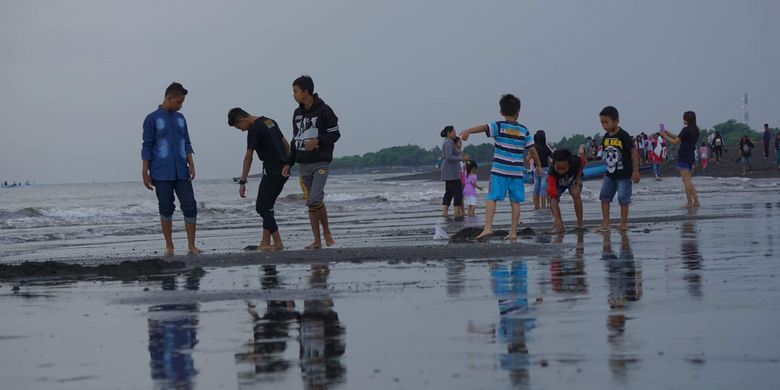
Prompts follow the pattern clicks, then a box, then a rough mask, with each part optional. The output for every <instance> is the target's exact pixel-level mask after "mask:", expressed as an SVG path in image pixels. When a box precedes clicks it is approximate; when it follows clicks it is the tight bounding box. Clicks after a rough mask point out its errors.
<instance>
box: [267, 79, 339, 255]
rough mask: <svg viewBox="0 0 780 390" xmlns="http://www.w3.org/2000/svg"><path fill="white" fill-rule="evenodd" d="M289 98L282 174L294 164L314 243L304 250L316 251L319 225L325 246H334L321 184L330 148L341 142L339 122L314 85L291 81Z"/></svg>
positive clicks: (287, 171)
mask: <svg viewBox="0 0 780 390" xmlns="http://www.w3.org/2000/svg"><path fill="white" fill-rule="evenodd" d="M292 85H293V98H294V99H295V101H296V102H297V103H298V105H299V106H298V108H296V109H295V112H294V113H293V123H292V124H293V138H292V141H291V142H290V158H289V159H288V161H287V165H285V166H284V168H283V169H282V174H283V175H285V176H289V175H290V167H292V166H293V165H295V163H298V164H300V165H299V167H298V170H299V176H300V179H301V188H302V189H303V195H304V198H305V199H306V206H308V207H309V222H310V223H311V231H312V234H313V235H314V242H312V243H311V244H309V245H308V246H307V247H306V249H320V248H322V242H321V240H320V224H322V230H323V235H324V236H325V245H327V246H331V245H333V244H335V242H334V241H333V236H332V235H331V233H330V228H329V226H328V212H327V210H326V209H325V203H324V200H325V182H326V181H327V180H328V171H329V170H330V162H331V161H332V160H333V146H334V144H335V143H336V141H338V139H339V138H341V133H340V132H339V123H338V122H339V119H338V117H336V114H335V113H334V112H333V110H332V109H331V108H330V106H328V105H327V104H325V102H324V101H322V99H320V97H319V96H317V94H316V93H314V81H313V80H312V79H311V77H309V76H301V77H298V78H297V79H295V81H293V84H292Z"/></svg>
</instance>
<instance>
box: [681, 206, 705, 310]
mask: <svg viewBox="0 0 780 390" xmlns="http://www.w3.org/2000/svg"><path fill="white" fill-rule="evenodd" d="M681 232H682V233H681V234H682V241H681V248H680V255H681V257H682V262H683V266H685V269H686V270H688V272H687V273H686V274H685V280H686V281H687V282H688V293H689V294H690V295H691V296H692V297H701V296H702V289H701V267H702V256H701V253H699V236H698V234H697V232H696V226H695V225H694V223H693V222H692V221H684V222H683V223H682V230H681Z"/></svg>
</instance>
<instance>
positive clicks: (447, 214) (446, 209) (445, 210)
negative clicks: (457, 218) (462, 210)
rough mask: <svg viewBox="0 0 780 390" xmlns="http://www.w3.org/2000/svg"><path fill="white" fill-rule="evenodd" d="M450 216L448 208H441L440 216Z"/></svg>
mask: <svg viewBox="0 0 780 390" xmlns="http://www.w3.org/2000/svg"><path fill="white" fill-rule="evenodd" d="M449 215H450V206H441V216H442V217H445V218H447V216H449Z"/></svg>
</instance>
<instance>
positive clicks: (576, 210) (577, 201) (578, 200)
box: [571, 190, 585, 229]
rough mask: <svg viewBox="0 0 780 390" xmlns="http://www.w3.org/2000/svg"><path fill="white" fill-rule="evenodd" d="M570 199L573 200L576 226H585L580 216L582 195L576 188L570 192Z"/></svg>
mask: <svg viewBox="0 0 780 390" xmlns="http://www.w3.org/2000/svg"><path fill="white" fill-rule="evenodd" d="M571 199H572V200H573V201H574V214H576V215H577V228H579V229H583V228H585V221H584V218H583V216H582V196H581V195H580V191H579V190H577V191H575V192H572V193H571Z"/></svg>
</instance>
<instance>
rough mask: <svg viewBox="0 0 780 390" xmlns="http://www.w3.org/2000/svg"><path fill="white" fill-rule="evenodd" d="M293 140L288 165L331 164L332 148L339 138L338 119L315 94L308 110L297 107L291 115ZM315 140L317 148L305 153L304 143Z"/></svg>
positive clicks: (301, 106)
mask: <svg viewBox="0 0 780 390" xmlns="http://www.w3.org/2000/svg"><path fill="white" fill-rule="evenodd" d="M292 126H293V138H292V141H290V159H289V160H288V164H289V165H290V166H293V165H294V164H295V163H318V162H328V163H329V162H331V161H332V160H333V146H334V145H335V143H336V141H338V140H339V138H341V133H340V132H339V118H338V117H337V116H336V114H335V113H334V112H333V110H332V109H331V108H330V106H328V105H327V104H325V102H324V101H322V99H320V97H319V96H318V95H317V94H314V104H312V106H311V107H310V108H309V109H306V108H305V107H304V106H303V105H300V106H298V108H297V109H295V113H293V121H292ZM315 138H316V139H317V140H318V141H319V142H318V144H317V148H316V149H314V150H312V151H310V152H309V151H307V150H306V148H305V147H304V142H305V141H306V140H309V139H315Z"/></svg>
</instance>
